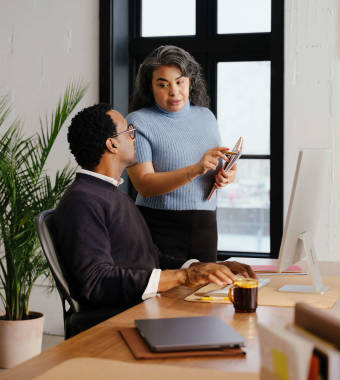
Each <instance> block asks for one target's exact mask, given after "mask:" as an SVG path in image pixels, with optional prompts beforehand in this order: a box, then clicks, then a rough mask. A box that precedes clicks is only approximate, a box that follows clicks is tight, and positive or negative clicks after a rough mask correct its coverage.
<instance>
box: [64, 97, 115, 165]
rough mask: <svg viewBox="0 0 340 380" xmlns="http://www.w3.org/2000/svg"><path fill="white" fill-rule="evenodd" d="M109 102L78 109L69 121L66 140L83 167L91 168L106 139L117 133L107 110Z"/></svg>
mask: <svg viewBox="0 0 340 380" xmlns="http://www.w3.org/2000/svg"><path fill="white" fill-rule="evenodd" d="M112 109H113V107H112V105H111V104H107V103H100V104H96V105H94V106H91V107H87V108H85V109H83V110H82V111H80V112H79V113H78V114H77V115H76V116H74V118H73V119H72V121H71V125H70V126H69V129H68V134H67V141H68V142H69V144H70V150H71V152H72V154H73V155H74V157H75V159H76V161H77V163H78V164H79V165H80V166H81V167H82V168H84V169H87V170H93V168H95V167H96V166H97V165H98V164H99V161H100V158H101V156H102V155H103V153H104V151H105V149H106V146H105V143H106V140H107V139H108V138H109V137H112V136H113V135H114V134H115V133H117V130H116V126H115V125H114V124H113V121H112V119H111V117H110V116H109V115H107V114H106V112H107V111H110V110H112Z"/></svg>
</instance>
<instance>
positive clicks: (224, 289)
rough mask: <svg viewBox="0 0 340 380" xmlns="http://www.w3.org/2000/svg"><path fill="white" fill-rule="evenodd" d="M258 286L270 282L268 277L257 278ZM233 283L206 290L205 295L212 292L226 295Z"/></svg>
mask: <svg viewBox="0 0 340 380" xmlns="http://www.w3.org/2000/svg"><path fill="white" fill-rule="evenodd" d="M257 281H258V288H259V289H261V288H262V287H263V286H266V285H267V284H269V282H270V278H266V277H265V278H262V277H261V278H258V279H257ZM232 285H233V284H230V285H227V286H225V287H224V288H221V289H217V290H212V291H211V292H208V293H207V295H210V294H213V295H214V296H219V295H221V296H224V297H225V296H227V295H228V293H229V289H230V288H231V286H232Z"/></svg>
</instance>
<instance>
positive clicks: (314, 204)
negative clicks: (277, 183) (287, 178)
mask: <svg viewBox="0 0 340 380" xmlns="http://www.w3.org/2000/svg"><path fill="white" fill-rule="evenodd" d="M329 162H330V152H329V150H328V149H303V150H301V151H300V153H299V156H298V160H297V165H296V171H295V176H294V181H293V187H292V191H291V195H290V201H289V207H288V212H287V217H286V221H285V225H284V230H283V234H282V241H281V247H280V253H279V262H278V271H279V272H282V271H284V270H285V269H286V268H287V267H289V266H290V265H294V264H295V263H297V262H298V261H299V260H301V258H302V256H303V252H304V251H303V249H302V248H303V245H302V241H301V239H299V236H300V235H301V234H303V233H304V232H309V233H310V236H311V238H312V239H313V238H314V237H315V235H316V232H317V230H318V227H319V220H320V218H319V217H320V212H321V210H322V207H325V200H326V191H327V185H328V182H329V179H330V164H329Z"/></svg>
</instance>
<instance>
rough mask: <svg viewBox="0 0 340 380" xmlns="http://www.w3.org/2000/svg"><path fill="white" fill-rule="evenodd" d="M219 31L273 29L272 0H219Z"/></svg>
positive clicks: (248, 31)
mask: <svg viewBox="0 0 340 380" xmlns="http://www.w3.org/2000/svg"><path fill="white" fill-rule="evenodd" d="M217 9H218V10H217V15H218V18H217V23H218V24H217V33H220V34H223V33H224V34H227V33H260V32H270V31H271V25H270V24H271V0H218V8H217Z"/></svg>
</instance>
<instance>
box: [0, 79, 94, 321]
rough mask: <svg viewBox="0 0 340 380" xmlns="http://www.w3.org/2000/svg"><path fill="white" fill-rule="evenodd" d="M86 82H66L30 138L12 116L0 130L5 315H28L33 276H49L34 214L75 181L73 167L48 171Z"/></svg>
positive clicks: (4, 106)
mask: <svg viewBox="0 0 340 380" xmlns="http://www.w3.org/2000/svg"><path fill="white" fill-rule="evenodd" d="M86 88H87V86H84V85H82V84H81V83H76V84H70V85H69V86H67V88H66V91H65V94H64V96H63V97H62V98H61V99H60V100H59V102H58V105H57V108H56V110H55V111H54V112H53V113H52V116H51V118H48V117H47V116H46V117H45V119H44V120H45V122H42V120H40V131H39V132H38V133H37V134H35V135H33V136H30V137H28V138H26V137H23V135H22V126H21V123H20V122H19V121H17V120H16V121H14V122H13V123H12V124H11V125H9V127H8V128H7V129H6V130H4V131H1V130H0V210H1V214H0V247H1V245H3V247H4V255H3V256H2V257H1V258H0V283H1V286H2V288H3V290H4V294H2V295H1V296H0V298H1V300H2V301H3V303H4V307H5V312H6V318H7V319H23V318H25V317H26V316H27V315H28V301H29V297H30V294H31V291H32V286H33V284H34V283H35V281H36V280H37V279H38V278H39V277H40V276H41V275H45V276H48V275H49V271H48V266H47V263H46V261H45V260H44V257H43V255H42V253H41V250H40V249H39V242H38V238H37V234H36V231H35V225H34V218H35V216H36V215H37V214H38V213H39V212H41V211H43V210H46V209H50V208H53V207H55V205H56V203H57V202H58V200H59V199H60V197H61V196H62V194H63V192H64V190H65V188H66V187H67V186H68V185H69V184H70V183H71V181H72V179H73V176H74V169H72V168H70V167H68V166H67V167H65V168H64V169H62V170H61V171H58V172H57V173H56V174H55V176H54V178H53V179H51V178H50V176H49V175H48V174H47V173H46V172H45V171H44V167H45V164H46V161H47V158H48V156H49V154H50V152H51V149H52V147H53V144H54V142H55V140H56V138H57V136H58V134H59V132H60V130H61V128H62V127H63V125H64V124H65V121H66V120H67V118H68V117H69V115H70V114H71V112H72V111H73V110H74V109H75V107H76V106H77V104H78V103H79V102H80V100H81V99H82V98H83V96H84V94H85V92H86ZM9 112H10V107H9V105H8V98H7V97H2V98H0V127H1V128H3V124H4V123H5V121H6V118H7V116H8V115H9Z"/></svg>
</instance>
